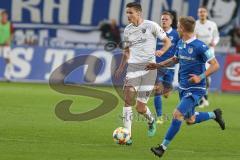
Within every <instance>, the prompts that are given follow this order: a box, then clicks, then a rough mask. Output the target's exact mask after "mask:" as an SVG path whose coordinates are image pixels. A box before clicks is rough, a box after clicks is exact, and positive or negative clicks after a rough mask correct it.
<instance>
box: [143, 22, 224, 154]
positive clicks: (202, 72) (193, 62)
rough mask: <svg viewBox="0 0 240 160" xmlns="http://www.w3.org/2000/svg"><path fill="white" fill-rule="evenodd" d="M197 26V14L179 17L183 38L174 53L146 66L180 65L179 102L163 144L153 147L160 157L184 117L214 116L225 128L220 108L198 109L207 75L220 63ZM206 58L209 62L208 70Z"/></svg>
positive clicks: (204, 118) (201, 118)
mask: <svg viewBox="0 0 240 160" xmlns="http://www.w3.org/2000/svg"><path fill="white" fill-rule="evenodd" d="M194 27H195V20H194V18H192V17H180V19H179V23H178V28H177V30H178V32H179V35H180V37H181V40H179V41H178V44H177V49H176V52H175V56H174V57H172V58H170V59H168V60H166V61H163V62H161V63H150V64H148V65H147V66H146V69H147V70H150V69H151V70H152V69H157V68H162V67H168V66H172V65H173V64H176V63H179V65H180V68H179V80H178V81H179V97H180V103H179V104H178V106H177V108H176V109H175V110H174V112H173V119H172V122H171V125H170V127H169V129H168V131H167V133H166V135H165V138H164V140H163V141H162V143H161V145H159V146H157V147H152V148H151V151H152V152H153V153H154V154H155V155H157V156H159V157H161V156H162V155H163V154H164V152H165V151H166V149H167V148H168V145H169V144H170V142H171V141H172V140H173V138H174V137H175V135H176V134H177V133H178V131H179V130H180V127H181V124H182V121H183V120H185V121H186V123H187V124H188V125H191V124H197V123H201V122H204V121H207V120H210V119H213V120H215V121H216V122H217V123H218V124H219V125H220V127H221V129H222V130H224V129H225V123H224V120H223V118H222V111H221V109H215V110H214V111H213V112H195V107H196V106H198V104H199V101H200V100H201V98H202V96H204V95H205V92H206V77H208V76H210V75H211V74H213V73H214V72H216V71H217V70H218V68H219V64H218V61H217V60H216V58H215V57H214V54H213V53H212V52H211V50H210V49H209V48H208V46H207V45H206V44H205V43H203V42H202V41H200V40H198V39H196V37H195V35H194ZM206 62H207V63H209V64H210V67H209V68H208V69H207V70H206V68H205V63H206Z"/></svg>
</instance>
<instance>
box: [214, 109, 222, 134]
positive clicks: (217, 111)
mask: <svg viewBox="0 0 240 160" xmlns="http://www.w3.org/2000/svg"><path fill="white" fill-rule="evenodd" d="M213 112H214V114H215V115H216V118H215V119H214V120H215V121H216V122H217V123H218V124H219V126H220V127H221V129H222V130H224V129H225V122H224V120H223V118H222V110H221V109H219V108H217V109H215V110H214V111H213Z"/></svg>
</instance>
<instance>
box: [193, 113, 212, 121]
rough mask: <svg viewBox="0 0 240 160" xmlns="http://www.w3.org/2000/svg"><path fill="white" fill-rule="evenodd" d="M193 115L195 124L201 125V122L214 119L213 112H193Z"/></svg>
mask: <svg viewBox="0 0 240 160" xmlns="http://www.w3.org/2000/svg"><path fill="white" fill-rule="evenodd" d="M195 115H196V119H195V123H201V122H203V121H207V120H209V119H214V118H216V116H215V114H214V112H195Z"/></svg>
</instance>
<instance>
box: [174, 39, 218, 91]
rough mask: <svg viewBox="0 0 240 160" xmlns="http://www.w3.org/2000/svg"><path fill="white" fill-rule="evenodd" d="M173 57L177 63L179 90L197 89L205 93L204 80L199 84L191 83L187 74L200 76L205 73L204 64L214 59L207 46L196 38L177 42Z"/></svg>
mask: <svg viewBox="0 0 240 160" xmlns="http://www.w3.org/2000/svg"><path fill="white" fill-rule="evenodd" d="M175 56H176V57H177V58H178V61H179V72H178V82H179V88H180V89H183V90H188V89H194V90H195V89H198V90H202V91H204V92H205V89H206V79H202V81H201V82H200V83H197V84H195V83H191V82H189V81H188V80H189V78H190V77H191V76H190V75H189V74H195V75H200V74H202V73H204V72H205V71H206V68H205V63H206V62H207V61H208V60H210V59H212V58H214V54H213V52H211V50H209V48H208V46H207V45H206V44H205V43H203V42H202V41H200V40H198V39H196V37H194V38H191V39H189V40H188V41H186V42H184V41H183V40H179V41H178V44H177V46H176V53H175Z"/></svg>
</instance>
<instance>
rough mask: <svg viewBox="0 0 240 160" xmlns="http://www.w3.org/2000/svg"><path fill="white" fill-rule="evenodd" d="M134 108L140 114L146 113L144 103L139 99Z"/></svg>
mask: <svg viewBox="0 0 240 160" xmlns="http://www.w3.org/2000/svg"><path fill="white" fill-rule="evenodd" d="M136 110H137V112H138V113H140V114H144V113H146V104H145V103H142V102H140V101H137V106H136Z"/></svg>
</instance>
